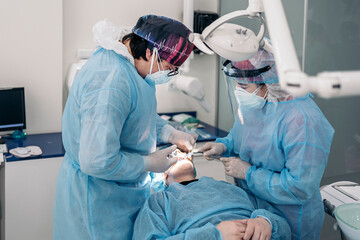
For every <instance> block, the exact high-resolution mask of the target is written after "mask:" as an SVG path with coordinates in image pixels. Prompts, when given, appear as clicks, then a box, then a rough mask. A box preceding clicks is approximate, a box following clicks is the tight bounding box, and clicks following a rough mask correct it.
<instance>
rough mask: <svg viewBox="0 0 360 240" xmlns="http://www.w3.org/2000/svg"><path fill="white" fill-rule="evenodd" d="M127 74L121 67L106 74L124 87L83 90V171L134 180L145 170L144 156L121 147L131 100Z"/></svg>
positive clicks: (104, 177) (106, 178) (81, 147)
mask: <svg viewBox="0 0 360 240" xmlns="http://www.w3.org/2000/svg"><path fill="white" fill-rule="evenodd" d="M125 76H126V74H125V75H124V74H120V71H117V70H113V71H111V72H110V73H108V74H107V75H106V76H105V77H106V78H116V80H115V79H106V81H108V82H116V81H118V82H120V83H121V84H122V87H118V88H115V87H104V86H102V87H101V88H99V89H97V90H95V91H89V93H84V94H83V95H82V96H81V98H80V100H79V101H80V103H79V104H80V118H81V129H80V131H81V134H80V152H79V162H80V169H81V171H82V172H83V173H85V174H87V175H90V176H94V177H97V178H101V179H105V180H134V179H137V178H138V177H140V176H141V174H142V173H143V171H144V158H143V156H141V155H140V154H137V153H133V152H127V151H123V150H122V149H121V142H120V135H121V132H122V128H123V126H124V123H125V121H126V119H127V116H128V115H129V113H130V111H131V104H132V99H131V97H132V94H131V90H130V89H131V88H130V86H129V81H128V79H126V77H125ZM101 77H104V76H103V75H101ZM129 137H131V136H129Z"/></svg>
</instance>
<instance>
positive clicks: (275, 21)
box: [190, 0, 360, 98]
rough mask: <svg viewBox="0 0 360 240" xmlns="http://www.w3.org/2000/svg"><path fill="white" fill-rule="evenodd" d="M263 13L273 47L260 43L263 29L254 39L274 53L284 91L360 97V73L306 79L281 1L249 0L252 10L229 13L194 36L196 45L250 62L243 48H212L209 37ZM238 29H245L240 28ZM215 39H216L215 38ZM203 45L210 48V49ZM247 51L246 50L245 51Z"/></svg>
mask: <svg viewBox="0 0 360 240" xmlns="http://www.w3.org/2000/svg"><path fill="white" fill-rule="evenodd" d="M262 12H264V13H265V16H266V22H267V27H268V30H269V34H270V39H271V45H270V44H269V42H267V41H266V40H264V41H262V38H261V40H260V37H259V36H261V34H262V33H261V32H262V31H263V30H264V29H262V28H261V29H260V31H259V34H258V35H257V37H256V38H253V39H254V41H256V40H257V41H258V42H254V44H257V45H258V46H259V47H262V48H264V49H266V50H268V51H270V52H273V54H274V58H275V62H276V68H277V71H278V76H279V83H280V86H281V87H282V88H283V89H285V90H287V91H289V92H290V93H292V94H294V95H296V96H302V95H304V94H306V93H308V92H312V93H315V94H317V95H319V96H320V97H323V98H332V97H342V96H355V95H360V70H359V71H339V72H321V73H319V74H317V76H307V75H306V74H305V73H304V72H302V71H301V68H300V64H299V61H298V58H297V55H296V51H295V47H294V43H293V40H292V37H291V34H290V30H289V26H288V23H287V20H286V16H285V12H284V9H283V5H282V2H281V0H249V7H248V8H247V9H246V10H239V11H235V12H231V13H229V14H226V15H224V16H222V17H221V18H219V19H217V20H216V21H215V22H213V23H212V24H210V25H209V26H208V27H207V28H205V29H204V31H203V33H202V34H201V35H200V34H197V35H194V36H191V37H192V38H193V39H194V40H195V41H193V42H194V44H195V45H196V46H198V44H199V45H202V46H201V47H198V48H199V49H200V50H203V49H205V51H204V52H205V53H208V52H211V53H213V51H214V52H215V53H217V54H218V55H220V56H222V57H224V58H227V59H229V60H232V61H239V59H244V57H247V58H246V59H248V58H250V57H251V56H252V55H251V54H249V53H248V52H239V50H242V48H241V47H238V48H237V49H232V48H228V49H226V51H225V52H224V50H223V49H221V48H218V47H217V46H215V47H211V46H210V44H208V43H207V42H206V41H209V40H208V39H209V37H210V36H212V35H216V34H222V33H223V32H224V31H223V30H222V31H216V29H217V28H219V27H220V26H221V25H223V28H227V27H230V26H227V25H225V22H227V21H229V20H232V19H235V18H237V17H241V16H251V17H254V16H255V17H256V16H257V17H259V16H260V13H262ZM260 18H261V16H260ZM262 25H263V24H262ZM239 27H241V28H244V27H242V26H240V25H239ZM225 37H227V36H225ZM212 38H215V37H214V36H212ZM190 39H191V38H190ZM197 43H198V44H197ZM204 43H206V44H207V45H208V46H210V48H211V50H210V49H209V48H208V46H207V45H205V44H204ZM202 48H203V49H202ZM232 50H233V51H234V53H232V54H230V53H229V51H232ZM246 50H247V49H246V48H244V51H246ZM224 53H226V54H224ZM246 54H247V55H246ZM229 56H230V57H229ZM244 60H245V59H244Z"/></svg>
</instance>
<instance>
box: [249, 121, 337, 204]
mask: <svg viewBox="0 0 360 240" xmlns="http://www.w3.org/2000/svg"><path fill="white" fill-rule="evenodd" d="M324 125H325V121H324ZM323 128H325V126H324V127H323ZM329 129H330V128H329ZM331 129H332V128H331ZM332 136H333V130H332V131H321V129H317V128H314V127H312V126H311V124H310V123H308V122H307V120H306V119H304V118H297V119H294V120H293V121H289V123H288V124H286V126H285V127H284V128H283V129H282V130H281V131H279V137H278V139H279V140H278V143H277V144H278V146H280V148H281V149H279V150H278V151H279V152H278V154H277V155H276V154H274V155H273V156H277V157H281V158H285V166H284V168H283V169H282V170H281V171H280V172H277V171H272V170H269V169H267V168H265V167H262V166H259V167H257V166H255V165H253V166H251V167H250V168H249V169H248V171H247V172H246V181H247V184H248V187H249V189H250V191H252V192H253V193H254V194H255V195H257V196H259V197H261V198H263V199H266V200H268V201H269V202H272V203H275V204H303V203H305V202H307V201H309V199H311V198H312V196H313V195H314V194H315V193H316V191H318V190H319V186H320V180H321V178H322V175H323V173H324V170H325V167H326V164H327V159H328V155H329V150H330V149H329V148H330V145H331V141H332ZM275 160H276V159H268V161H275Z"/></svg>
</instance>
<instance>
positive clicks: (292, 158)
mask: <svg viewBox="0 0 360 240" xmlns="http://www.w3.org/2000/svg"><path fill="white" fill-rule="evenodd" d="M244 120H245V125H241V124H240V123H239V121H237V120H236V121H235V123H234V126H233V128H232V129H231V130H230V133H229V134H228V136H227V137H225V138H221V139H217V140H216V142H221V143H223V144H225V146H226V148H227V154H228V155H235V156H236V155H237V156H239V157H240V158H241V159H242V160H244V161H246V162H249V163H250V164H251V165H252V166H251V167H250V168H249V169H248V171H247V172H246V181H244V180H239V179H237V183H238V184H239V185H240V186H241V187H242V188H244V189H245V190H247V191H250V192H252V193H253V194H255V195H256V196H258V197H260V198H262V199H265V200H267V201H269V202H271V203H273V204H274V205H275V206H276V208H278V209H279V210H280V211H282V212H283V214H284V215H285V216H286V219H287V220H288V222H289V223H290V226H291V230H292V239H307V240H308V239H319V238H320V231H321V227H322V223H323V219H324V210H323V204H322V201H321V196H320V191H319V187H320V180H321V178H322V175H323V173H324V170H325V167H326V164H327V160H328V155H329V152H330V146H331V142H332V138H333V135H334V129H333V128H332V127H331V125H330V123H329V122H328V121H327V119H326V118H325V117H324V115H323V114H322V112H321V111H320V109H319V108H318V106H317V105H316V104H315V102H314V101H313V100H312V99H311V98H310V96H309V95H308V96H305V97H302V98H296V99H294V100H291V101H286V102H279V103H272V102H268V103H266V105H265V107H264V108H263V109H259V110H249V111H246V112H244Z"/></svg>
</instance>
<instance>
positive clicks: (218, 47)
mask: <svg viewBox="0 0 360 240" xmlns="http://www.w3.org/2000/svg"><path fill="white" fill-rule="evenodd" d="M204 43H205V44H206V45H207V46H209V47H210V48H211V49H212V50H213V51H214V52H216V53H217V54H219V55H220V56H221V57H223V58H225V59H229V60H231V61H245V60H247V59H249V58H250V57H252V56H253V55H254V54H255V53H256V52H257V51H258V50H259V40H258V39H257V37H256V35H255V33H254V32H253V31H251V30H250V29H247V28H245V27H242V26H240V25H237V24H232V23H224V24H223V25H221V26H219V27H218V28H216V29H215V30H214V31H213V32H212V33H211V34H210V36H209V37H207V38H206V39H205V40H204Z"/></svg>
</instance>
